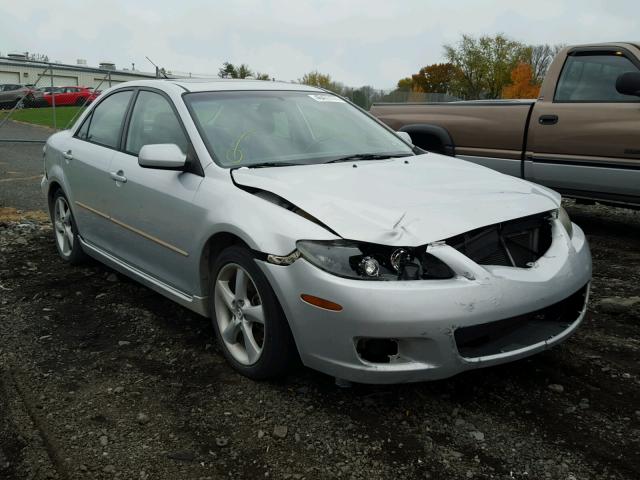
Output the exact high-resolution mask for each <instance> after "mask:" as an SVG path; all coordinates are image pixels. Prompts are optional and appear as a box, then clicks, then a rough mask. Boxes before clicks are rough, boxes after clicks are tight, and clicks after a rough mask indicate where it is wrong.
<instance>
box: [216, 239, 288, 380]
mask: <svg viewBox="0 0 640 480" xmlns="http://www.w3.org/2000/svg"><path fill="white" fill-rule="evenodd" d="M212 278H213V282H212V285H211V291H210V295H209V299H210V300H209V302H210V303H209V306H210V311H211V317H212V320H213V326H214V329H215V332H216V336H217V338H218V342H219V344H220V346H221V347H222V351H223V353H224V355H225V357H226V359H227V360H228V361H229V363H230V364H231V365H232V366H233V368H235V369H236V370H237V371H238V372H240V373H242V374H243V375H245V376H247V377H249V378H253V379H256V380H262V379H269V378H275V377H280V376H283V375H285V374H286V373H287V372H288V371H289V369H290V367H291V366H292V365H293V364H294V362H295V359H296V349H295V343H294V340H293V336H292V335H291V331H290V330H289V325H288V323H287V321H286V319H285V317H284V313H283V312H282V309H281V307H280V304H279V303H278V300H277V298H276V296H275V294H274V292H273V290H272V288H271V286H270V285H269V282H268V281H267V279H266V277H265V276H264V274H263V273H262V271H261V270H260V269H259V268H258V266H257V265H256V263H255V261H254V259H253V256H252V255H251V253H250V251H249V250H248V249H246V248H242V247H239V246H232V247H229V248H227V249H226V250H224V251H223V252H222V254H220V256H219V257H218V259H217V260H216V261H215V264H214V266H213V271H212Z"/></svg>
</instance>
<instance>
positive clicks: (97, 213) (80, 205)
mask: <svg viewBox="0 0 640 480" xmlns="http://www.w3.org/2000/svg"><path fill="white" fill-rule="evenodd" d="M76 205H78V206H79V207H81V208H84V209H85V210H88V211H89V212H91V213H94V214H96V215H98V216H99V217H102V218H104V219H106V220H109V221H111V222H113V223H115V224H116V225H118V226H120V227H122V228H124V229H126V230H129V231H130V232H133V233H136V234H138V235H140V236H141V237H143V238H146V239H147V240H151V241H152V242H154V243H157V244H158V245H161V246H163V247H165V248H168V249H169V250H171V251H172V252H175V253H178V254H180V255H182V256H185V257H188V256H189V253H187V252H185V251H184V250H181V249H179V248H178V247H175V246H173V245H171V244H170V243H167V242H165V241H164V240H160V239H159V238H156V237H154V236H153V235H150V234H148V233H147V232H143V231H142V230H139V229H137V228H136V227H132V226H131V225H127V224H126V223H124V222H121V221H120V220H118V219H116V218H113V217H112V216H110V215H107V214H106V213H103V212H101V211H99V210H96V209H95V208H92V207H90V206H89V205H86V204H84V203H82V202H78V201H76Z"/></svg>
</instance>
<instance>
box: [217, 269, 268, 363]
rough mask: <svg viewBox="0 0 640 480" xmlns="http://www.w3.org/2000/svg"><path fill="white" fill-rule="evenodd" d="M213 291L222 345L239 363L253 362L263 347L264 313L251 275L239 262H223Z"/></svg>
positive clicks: (257, 358)
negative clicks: (223, 264)
mask: <svg viewBox="0 0 640 480" xmlns="http://www.w3.org/2000/svg"><path fill="white" fill-rule="evenodd" d="M214 295H215V298H214V307H215V313H216V321H217V324H218V330H219V331H220V335H221V337H222V341H223V342H224V346H225V347H226V348H227V350H228V351H229V353H230V354H231V356H233V358H234V359H235V360H236V361H237V362H238V363H240V364H242V365H253V364H255V363H256V362H257V361H258V360H259V359H260V356H261V355H262V349H263V347H264V339H265V314H264V308H263V305H262V300H261V299H260V294H259V293H258V290H257V288H256V285H255V283H254V281H253V279H252V278H251V275H249V273H248V272H247V271H246V270H245V269H244V268H242V267H241V266H240V265H238V264H235V263H228V264H226V265H225V266H224V267H222V268H221V269H220V272H219V273H218V277H217V278H216V283H215V293H214Z"/></svg>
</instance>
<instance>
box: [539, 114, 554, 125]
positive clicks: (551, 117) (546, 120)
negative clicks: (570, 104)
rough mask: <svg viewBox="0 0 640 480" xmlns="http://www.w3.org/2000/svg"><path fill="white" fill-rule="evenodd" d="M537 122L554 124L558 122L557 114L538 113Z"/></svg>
mask: <svg viewBox="0 0 640 480" xmlns="http://www.w3.org/2000/svg"><path fill="white" fill-rule="evenodd" d="M538 123H539V124H540V125H555V124H556V123H558V115H540V118H538Z"/></svg>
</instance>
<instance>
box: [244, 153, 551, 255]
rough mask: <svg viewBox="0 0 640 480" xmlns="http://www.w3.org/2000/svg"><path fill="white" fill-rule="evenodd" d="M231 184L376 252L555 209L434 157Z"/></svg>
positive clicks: (490, 176)
mask: <svg viewBox="0 0 640 480" xmlns="http://www.w3.org/2000/svg"><path fill="white" fill-rule="evenodd" d="M354 166H355V167H357V168H354ZM233 178H234V180H235V182H236V183H238V184H240V185H245V186H249V187H254V188H259V189H262V190H265V191H268V192H272V193H275V194H276V195H279V196H281V197H282V198H284V199H286V200H288V201H289V202H291V203H293V204H294V205H296V206H298V207H299V208H301V209H303V210H304V211H306V212H308V213H310V214H311V215H313V216H314V217H315V218H317V219H319V220H320V221H322V222H323V223H325V224H326V225H328V226H329V227H330V228H331V229H332V230H334V231H335V232H337V233H338V234H339V235H340V236H342V237H343V238H348V239H357V240H361V241H366V242H370V243H379V244H383V245H397V246H418V245H424V244H426V243H429V242H434V241H437V240H443V239H446V238H449V237H452V236H454V235H458V234H460V233H463V232H466V231H469V230H473V229H475V228H478V227H481V226H484V225H491V224H495V223H499V222H504V221H507V220H511V219H514V218H519V217H524V216H527V215H532V214H535V213H540V212H544V211H549V210H553V209H555V208H558V206H559V204H560V197H559V196H558V195H557V194H555V193H550V192H549V190H548V189H543V188H540V187H538V186H537V185H534V184H532V183H529V182H525V181H522V180H519V179H516V178H513V177H510V176H507V175H495V174H494V172H492V171H491V170H488V169H486V168H483V167H479V166H477V165H475V164H473V163H470V162H465V161H462V160H456V159H451V158H449V157H445V156H443V155H437V154H426V155H420V156H416V157H410V158H409V159H402V158H399V159H391V160H377V161H366V162H355V163H354V162H348V163H339V164H326V165H310V166H303V167H300V166H292V167H281V168H277V169H250V168H241V169H237V170H234V171H233ZM523 198H526V201H522V199H523Z"/></svg>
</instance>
